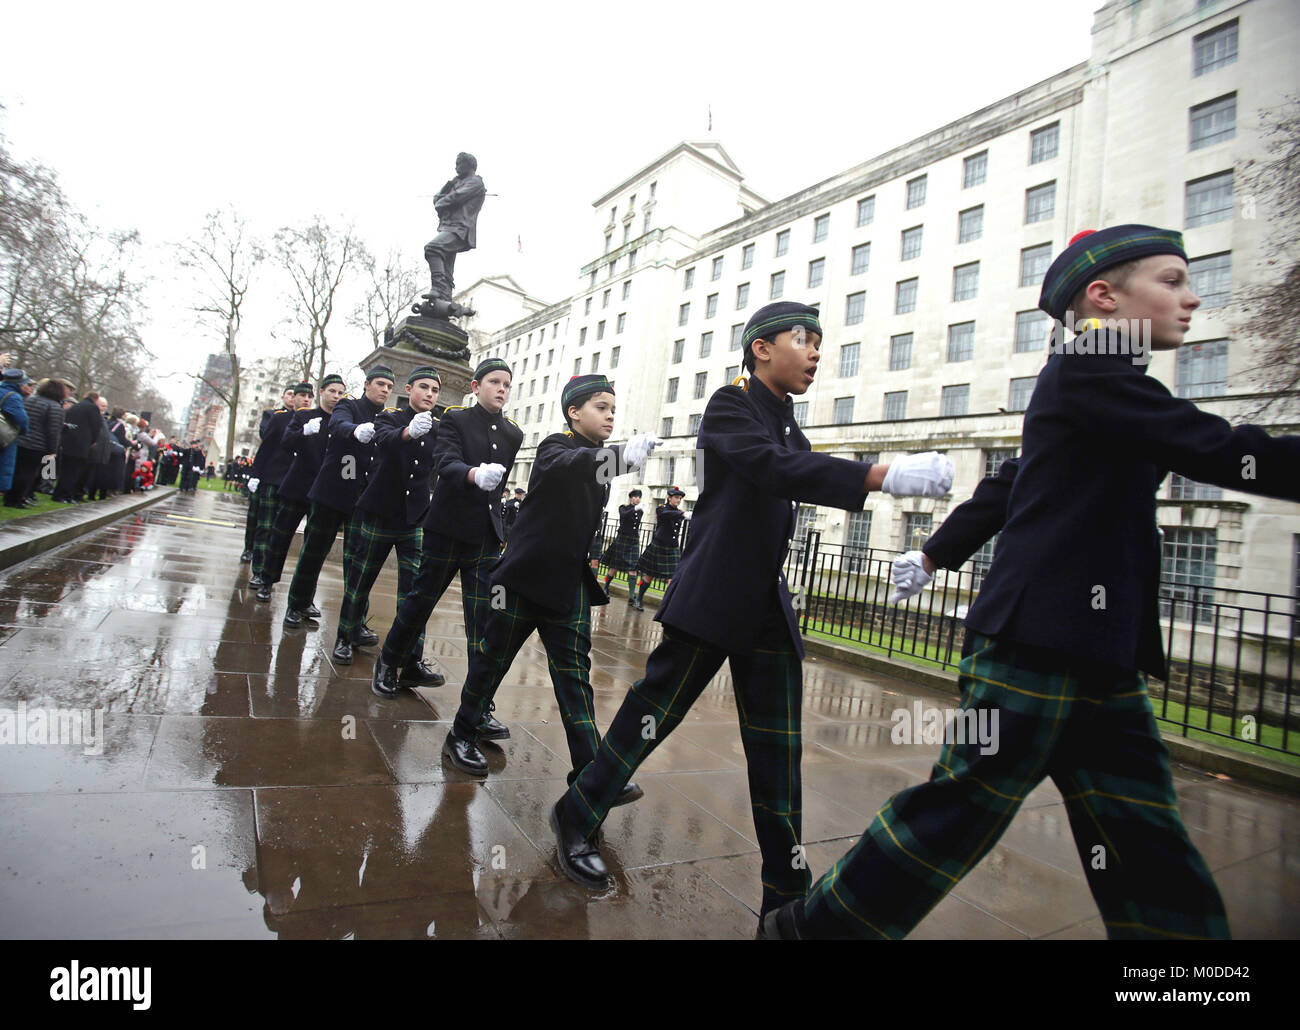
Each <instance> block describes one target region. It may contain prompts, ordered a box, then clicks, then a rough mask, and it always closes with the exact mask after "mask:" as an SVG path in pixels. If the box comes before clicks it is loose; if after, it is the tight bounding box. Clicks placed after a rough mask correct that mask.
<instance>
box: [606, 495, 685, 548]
mask: <svg viewBox="0 0 1300 1030" xmlns="http://www.w3.org/2000/svg"><path fill="white" fill-rule="evenodd" d="M685 521H686V512H684V511H682V509H681V508H674V507H673V506H672V505H671V504H661V505H659V507H658V508H656V509H655V532H654V538H653V539H654V542H655V543H656V544H660V545H662V546H664V547H671V546H673V545H674V544H677V543H680V542H681V534H682V523H683V522H685ZM619 528H622V527H621V526H620V527H619Z"/></svg>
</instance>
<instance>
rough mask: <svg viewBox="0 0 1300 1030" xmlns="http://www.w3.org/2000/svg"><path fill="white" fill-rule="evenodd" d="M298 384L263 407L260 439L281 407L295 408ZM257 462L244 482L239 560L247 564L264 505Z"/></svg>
mask: <svg viewBox="0 0 1300 1030" xmlns="http://www.w3.org/2000/svg"><path fill="white" fill-rule="evenodd" d="M297 385H298V384H297V383H290V384H289V385H288V386H286V387H285V388H284V392H283V393H282V394H281V395H280V403H279V405H278V406H277V407H274V408H263V409H262V419H261V421H260V422H259V423H258V425H257V438H258V440H263V439H265V438H266V428H267V426H268V425H270V423H271V416H272V415H274V414H275V413H276V412H277V411H279V410H281V409H284V410H286V411H293V410H295V405H294V400H293V388H294V387H295V386H297ZM256 464H257V456H256V455H254V456H253V459H252V460H251V461H250V462H249V463H248V467H247V469H246V472H247V474H246V475H245V476H244V484H243V485H244V489H245V490H246V491H247V492H248V511H247V513H246V514H245V515H244V552H243V554H241V555H240V556H239V561H240V563H241V564H244V565H247V564H248V563H249V562H251V561H252V560H253V542H254V539H255V538H256V536H257V520H258V517H259V515H260V513H261V507H262V505H261V501H260V500H259V499H258V496H257V486H258V484H257V482H256V478H257V473H256V472H254V471H253V468H254V466H255V465H256Z"/></svg>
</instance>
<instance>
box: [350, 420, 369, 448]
mask: <svg viewBox="0 0 1300 1030" xmlns="http://www.w3.org/2000/svg"><path fill="white" fill-rule="evenodd" d="M352 435H353V436H355V437H356V438H357V439H358V440H360V441H361V442H362V443H369V442H370V441H371V440H373V439H374V438H375V424H374V423H373V422H362V423H361V425H359V426H357V428H356V429H354V430H352Z"/></svg>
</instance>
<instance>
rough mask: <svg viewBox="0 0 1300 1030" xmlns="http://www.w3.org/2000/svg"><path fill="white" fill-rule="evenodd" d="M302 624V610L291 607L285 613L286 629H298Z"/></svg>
mask: <svg viewBox="0 0 1300 1030" xmlns="http://www.w3.org/2000/svg"><path fill="white" fill-rule="evenodd" d="M301 625H302V612H297V611H294V610H293V609H292V608H290V609H289V610H288V611H287V612H285V613H284V626H285V629H297V628H298V627H300V626H301Z"/></svg>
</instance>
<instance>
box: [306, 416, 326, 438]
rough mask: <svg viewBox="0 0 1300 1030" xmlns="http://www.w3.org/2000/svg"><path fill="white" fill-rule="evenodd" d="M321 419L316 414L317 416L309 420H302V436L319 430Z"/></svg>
mask: <svg viewBox="0 0 1300 1030" xmlns="http://www.w3.org/2000/svg"><path fill="white" fill-rule="evenodd" d="M321 421H322V420H321V418H320V416H319V415H318V416H316V418H314V419H311V420H310V421H309V422H304V423H303V424H302V435H303V436H315V435H316V434H317V433H319V432H320V424H321Z"/></svg>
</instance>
